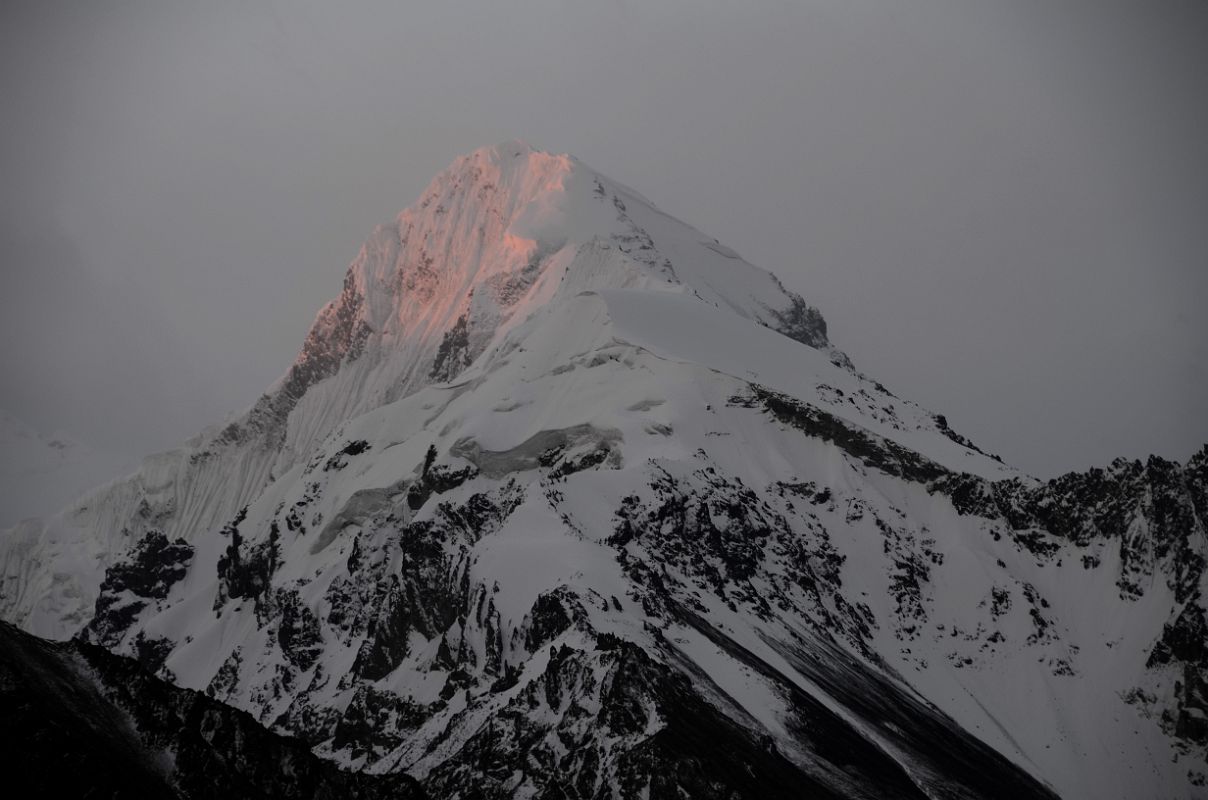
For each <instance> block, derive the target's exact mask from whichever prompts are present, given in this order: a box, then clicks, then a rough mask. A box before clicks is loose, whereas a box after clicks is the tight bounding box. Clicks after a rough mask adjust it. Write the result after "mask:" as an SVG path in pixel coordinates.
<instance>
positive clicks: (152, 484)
mask: <svg viewBox="0 0 1208 800" xmlns="http://www.w3.org/2000/svg"><path fill="white" fill-rule="evenodd" d="M1205 519H1208V448H1205V449H1203V450H1201V451H1200V452H1199V453H1198V454H1196V455H1195V456H1194V457H1193V458H1192V459H1191V460H1190V461H1189V462H1188V463H1187V464H1186V465H1179V464H1176V463H1172V462H1168V461H1164V460H1162V459H1159V458H1150V459H1149V460H1148V461H1147V462H1144V463H1142V462H1137V461H1126V460H1117V461H1116V462H1113V463H1112V464H1111V465H1109V466H1107V467H1105V468H1103V469H1094V470H1090V471H1089V472H1087V473H1084V474H1070V475H1066V476H1063V477H1061V478H1057V479H1055V480H1051V481H1047V482H1042V481H1038V480H1035V479H1033V478H1031V477H1029V476H1027V475H1024V474H1022V473H1021V472H1019V471H1018V470H1015V469H1013V468H1011V467H1010V466H1008V465H1005V464H1003V463H1002V462H1001V461H1000V460H999V459H998V458H997V457H995V456H993V455H990V454H988V453H985V452H983V451H982V450H980V449H979V448H978V447H977V446H976V445H974V443H972V442H970V441H969V440H968V439H966V438H965V437H963V436H961V435H960V434H958V433H956V432H955V431H953V430H952V429H951V428H950V427H949V426H948V424H947V422H946V421H945V419H944V418H943V417H942V416H940V415H937V414H934V413H932V412H930V411H927V410H925V409H923V408H921V407H919V406H918V405H916V404H915V403H913V402H910V401H908V400H903V399H901V398H899V397H897V396H896V395H894V394H893V393H892V392H891V391H889V389H887V388H886V387H884V386H882V385H881V384H880V383H877V382H876V381H875V380H873V379H871V378H869V377H867V376H865V375H863V374H861V373H860V372H859V371H858V370H857V369H856V367H855V366H854V365H853V364H852V363H851V361H850V360H849V359H848V358H847V357H846V356H845V355H844V354H843V353H842V352H841V351H840V350H838V349H836V348H835V347H834V346H833V345H832V343H831V342H830V340H829V339H828V336H827V329H826V324H825V322H824V320H823V318H822V315H821V314H820V313H819V312H818V310H817V309H815V308H813V307H812V306H810V305H808V304H807V303H806V301H805V300H804V299H803V298H801V297H800V296H798V295H796V294H793V293H792V292H789V291H787V290H786V289H785V288H784V286H782V285H781V283H780V282H779V281H778V280H777V279H776V277H775V276H773V275H772V274H771V273H769V272H766V271H764V270H762V269H759V268H757V267H755V266H752V265H751V264H748V263H747V262H746V261H744V260H743V259H742V258H741V257H740V256H739V255H738V254H737V253H736V252H734V251H733V250H731V249H730V248H728V247H726V246H725V245H722V244H721V243H719V242H717V241H716V240H715V239H713V238H711V237H709V236H707V235H705V234H703V233H701V232H699V231H697V230H695V229H693V228H692V227H690V226H688V225H686V224H685V223H683V222H680V221H679V220H677V219H675V218H674V217H672V216H670V215H668V214H666V213H664V212H663V211H661V210H659V209H658V208H656V207H655V206H654V205H653V204H652V203H650V202H649V201H648V200H646V199H644V198H643V197H642V196H641V195H639V194H637V193H636V192H634V191H633V190H631V189H628V188H626V187H625V186H622V185H620V184H618V183H616V182H615V181H612V180H610V179H608V178H606V177H604V176H603V175H600V174H599V173H597V172H595V171H594V170H592V169H591V168H589V167H587V166H586V165H584V164H583V163H581V162H580V161H578V160H577V159H575V158H573V157H571V156H567V155H552V154H549V153H544V152H538V151H535V150H533V149H531V148H529V147H528V146H526V145H524V144H521V143H516V142H508V143H504V144H502V145H499V146H496V147H491V148H486V149H482V150H479V151H476V152H474V153H472V154H470V155H468V156H465V157H463V158H460V159H458V160H457V161H456V162H454V163H453V164H452V165H451V166H450V167H449V168H448V169H447V170H446V171H445V172H443V173H441V174H440V175H438V176H437V177H436V179H435V180H434V181H433V182H432V184H431V185H430V186H429V187H428V188H427V190H426V191H425V192H424V193H423V195H422V197H421V198H420V200H419V202H417V203H416V204H415V205H413V206H412V207H410V208H408V209H407V210H405V211H403V212H402V213H401V214H400V215H399V217H398V218H397V219H396V220H395V221H394V222H392V223H390V224H388V225H383V226H380V227H379V228H377V229H376V230H375V231H374V232H373V234H372V235H371V236H370V238H369V240H368V241H367V242H366V243H365V245H364V247H363V248H362V249H361V252H360V253H359V254H358V256H357V257H356V259H355V261H353V263H352V265H351V267H350V268H349V269H348V272H347V276H346V277H345V279H344V285H343V290H342V291H341V293H340V295H339V297H337V298H336V299H335V300H333V301H332V302H331V303H329V304H328V305H327V306H325V307H324V308H323V309H322V310H321V311H320V312H319V315H318V317H317V318H316V320H315V322H314V325H313V326H312V328H311V330H310V332H309V334H308V335H307V337H306V340H305V342H304V344H303V346H302V350H301V353H300V354H299V356H298V358H297V360H296V361H295V362H294V364H293V365H292V366H290V368H289V369H288V371H287V372H286V373H285V375H284V376H283V377H282V378H281V379H280V380H279V381H278V382H277V383H275V384H274V385H273V386H272V387H270V389H269V390H268V391H267V392H266V393H265V394H264V395H263V396H262V397H261V398H260V399H259V400H258V401H257V402H256V403H255V405H254V406H253V407H252V408H251V409H249V410H248V411H247V412H246V413H244V414H243V415H241V416H240V417H239V418H238V419H237V421H235V422H233V423H231V424H229V425H225V426H221V427H216V428H214V429H211V430H206V431H203V432H202V433H201V434H199V435H198V436H197V437H195V438H194V439H192V440H190V441H189V442H187V443H186V444H185V445H184V446H182V447H181V448H179V449H177V450H173V451H171V452H168V453H162V454H158V455H154V456H151V457H149V458H147V459H146V460H145V461H144V462H143V464H142V467H141V469H140V470H139V471H138V472H137V473H135V474H134V475H132V476H131V477H129V478H126V479H123V480H119V481H116V482H114V483H111V484H109V485H107V486H105V487H103V488H101V489H99V490H96V491H94V492H93V493H92V494H90V495H88V496H86V497H84V498H83V499H81V500H80V501H78V502H77V503H75V504H74V505H72V506H70V507H68V508H67V509H65V510H64V511H62V512H60V513H58V514H56V515H54V516H52V517H50V518H47V519H43V520H30V521H27V522H23V523H21V524H20V525H18V526H17V527H15V528H13V529H11V530H9V531H6V532H4V533H3V535H2V536H0V576H2V577H0V581H2V582H0V616H2V617H3V618H4V619H6V620H8V621H10V622H12V623H14V624H15V625H17V626H18V627H20V628H23V629H25V630H26V631H29V632H31V633H34V634H38V635H41V636H44V637H49V638H54V639H66V638H70V637H73V636H76V637H78V638H79V639H80V640H81V642H82V643H86V644H91V645H99V646H101V647H103V648H105V649H107V650H109V651H111V652H113V653H115V654H118V655H121V656H127V657H131V658H134V659H137V660H138V661H139V662H141V665H142V667H143V668H145V669H146V670H149V671H150V672H152V673H154V674H155V675H157V676H158V677H159V678H161V679H163V680H165V681H167V682H169V683H171V684H175V685H176V686H178V687H182V688H184V689H191V690H196V691H199V692H204V693H205V694H206V695H208V696H209V698H211V699H212V700H216V701H219V702H221V703H224V704H228V705H230V706H233V707H235V708H236V709H240V710H242V711H246V712H248V713H250V714H251V715H252V716H253V717H254V718H255V719H256V720H258V721H259V722H260V723H261V724H263V725H264V726H267V727H269V728H272V729H273V730H274V731H275V732H277V733H283V734H288V735H290V736H294V737H298V738H299V739H301V740H302V741H304V742H305V743H306V745H307V746H309V747H310V748H311V750H312V751H313V753H314V754H315V755H317V756H319V757H320V758H322V759H327V760H330V761H334V762H336V763H337V764H338V765H340V766H341V767H343V768H345V769H349V770H355V771H361V772H365V773H370V774H375V775H383V774H396V773H405V774H406V775H407V776H410V778H413V779H414V780H415V781H418V787H419V788H422V791H424V792H426V793H427V795H428V796H431V797H454V796H474V797H485V798H504V797H582V798H639V797H641V798H663V797H668V798H670V797H675V798H681V797H691V798H714V797H718V798H720V797H727V798H731V797H752V798H756V797H759V798H767V797H786V798H788V797H802V796H815V795H817V796H820V797H843V798H876V797H903V798H906V797H915V798H928V797H930V798H934V797H953V798H958V797H968V798H991V797H1001V798H1020V797H1055V796H1061V797H1068V798H1078V797H1096V798H1107V797H1119V798H1135V797H1185V796H1196V795H1197V793H1199V794H1200V795H1201V796H1203V794H1204V792H1205V791H1206V790H1205V788H1204V786H1205V781H1206V775H1208V761H1206V752H1208V751H1206V747H1208V714H1206V706H1208V702H1206V697H1208V643H1206V642H1208V624H1206V622H1205V601H1204V596H1205V589H1206V585H1205V583H1206V578H1205V564H1206V563H1208V562H1206V555H1208V543H1206V540H1205V530H1204V520H1205ZM76 646H84V644H79V645H76ZM165 691H166V690H165ZM274 746H276V745H274ZM308 769H310V767H308ZM324 779H325V780H326V778H324ZM407 785H408V786H411V785H412V784H410V783H408V784H407ZM375 791H376V790H375ZM417 791H418V789H417ZM182 792H183V790H182ZM186 795H187V793H186Z"/></svg>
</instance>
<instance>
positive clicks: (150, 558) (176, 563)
mask: <svg viewBox="0 0 1208 800" xmlns="http://www.w3.org/2000/svg"><path fill="white" fill-rule="evenodd" d="M192 559H193V547H192V545H189V544H187V543H186V542H185V541H184V540H183V539H177V540H176V541H175V542H170V541H168V537H167V536H165V535H164V534H163V533H161V532H160V531H150V532H148V533H147V534H146V535H145V536H143V538H142V539H141V540H139V542H138V543H137V544H136V545H135V546H134V547H133V548H132V549H131V550H130V552H129V553H127V555H126V557H125V558H124V559H122V560H121V561H118V562H117V563H115V564H114V565H113V566H111V567H110V568H109V569H107V570H106V571H105V579H104V580H103V581H102V582H101V591H100V594H99V595H98V597H97V601H96V613H95V614H94V616H93V618H92V620H91V622H89V624H88V627H87V628H86V629H85V631H84V632H83V636H84V637H85V638H87V640H88V641H92V642H96V643H97V644H103V645H105V646H106V647H114V646H116V645H117V644H118V643H119V642H120V641H121V640H122V638H123V637H124V636H125V634H126V631H127V630H129V628H130V625H131V624H132V623H133V622H134V620H135V619H136V618H137V616H138V614H139V612H141V611H142V610H143V609H144V608H146V607H147V605H148V604H150V603H152V602H154V601H156V600H163V599H164V598H166V597H167V596H168V592H170V591H171V589H172V586H173V585H175V584H176V583H177V582H179V581H180V580H181V579H183V578H184V577H185V575H186V574H188V571H189V563H190V562H191V561H192Z"/></svg>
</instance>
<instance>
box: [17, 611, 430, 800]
mask: <svg viewBox="0 0 1208 800" xmlns="http://www.w3.org/2000/svg"><path fill="white" fill-rule="evenodd" d="M0 763H2V765H3V768H4V773H5V787H4V788H5V793H6V795H7V796H9V797H62V798H76V797H80V798H85V797H95V798H115V799H116V798H131V800H136V799H137V800H144V799H146V798H185V799H187V800H202V799H203V798H205V799H206V800H208V799H209V798H213V799H214V800H219V798H223V799H224V800H225V799H226V798H248V799H249V800H252V799H253V798H331V799H332V800H334V798H362V799H363V800H377V798H382V800H385V798H401V799H405V798H420V797H423V796H424V795H423V792H422V791H421V790H420V789H419V787H418V785H417V784H416V783H415V781H413V780H412V779H411V778H410V777H408V776H406V775H402V774H397V775H386V776H371V775H364V774H359V773H350V772H344V771H342V770H341V769H339V768H338V767H337V766H336V765H334V764H332V763H329V762H326V761H322V760H320V759H319V758H317V757H316V756H314V755H312V754H311V752H310V751H309V749H308V748H307V746H306V744H305V743H303V742H301V741H298V740H296V739H290V738H286V737H283V736H279V735H277V734H275V733H272V732H271V731H269V730H267V729H265V728H264V727H262V726H261V725H260V724H259V723H258V722H256V720H255V719H253V718H252V717H251V716H250V715H248V714H246V713H244V712H242V711H237V710H235V709H233V708H230V707H229V706H225V705H223V704H221V703H219V702H217V701H215V700H211V699H210V698H208V697H206V696H205V695H203V694H200V693H198V692H193V691H189V690H188V689H179V688H176V687H174V686H172V685H170V684H168V683H166V682H164V681H162V680H159V679H158V678H156V677H154V676H153V675H151V674H150V673H149V672H147V670H146V669H144V668H143V666H142V665H140V664H139V663H138V662H136V661H134V660H132V659H127V658H122V657H120V656H115V655H113V654H111V653H109V652H107V651H105V650H102V649H101V648H99V647H95V646H93V645H89V644H85V643H71V644H58V643H52V642H47V641H45V640H42V639H38V638H37V637H34V636H30V635H29V634H26V633H22V632H21V631H19V630H17V629H16V628H14V627H12V626H11V625H9V624H8V623H4V622H0Z"/></svg>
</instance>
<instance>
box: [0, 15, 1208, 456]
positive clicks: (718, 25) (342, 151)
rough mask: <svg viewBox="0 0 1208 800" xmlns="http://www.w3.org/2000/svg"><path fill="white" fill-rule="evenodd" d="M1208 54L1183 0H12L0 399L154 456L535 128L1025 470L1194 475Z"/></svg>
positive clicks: (1204, 368) (260, 384)
mask: <svg viewBox="0 0 1208 800" xmlns="http://www.w3.org/2000/svg"><path fill="white" fill-rule="evenodd" d="M652 5H653V6H654V7H650V6H652ZM1205 41H1208V6H1206V5H1205V4H1203V3H1199V2H1159V3H1142V2H1135V3H1118V2H1089V1H1086V2H1063V3H1056V4H1055V3H1049V2H1041V0H1020V1H1019V2H1012V3H1001V2H999V3H990V2H969V0H962V1H961V2H957V1H956V0H952V1H951V2H948V1H947V0H925V1H920V0H916V1H915V2H912V3H908V4H904V3H899V2H889V1H888V0H885V1H884V2H864V1H863V0H857V1H856V2H852V1H851V0H843V2H839V1H838V0H828V1H827V2H809V3H788V2H786V3H761V4H758V5H757V6H755V7H752V4H711V3H710V4H702V3H699V2H691V3H689V2H682V3H681V2H661V3H657V4H645V3H631V2H616V3H592V4H587V3H582V4H568V3H556V2H549V3H540V2H527V3H523V4H515V3H508V4H481V5H479V4H467V3H433V4H426V5H424V6H418V5H410V4H397V3H381V4H375V3H360V4H356V5H355V7H353V6H351V5H350V4H328V5H321V4H311V3H302V2H290V3H284V2H278V3H255V4H250V3H229V2H209V3H204V4H168V3H162V2H110V3H95V2H79V3H71V2H57V3H40V2H18V3H13V2H10V3H6V4H5V6H4V10H3V11H2V12H0V59H2V63H3V67H2V69H0V96H2V97H3V100H4V109H5V110H4V114H3V124H2V127H0V130H2V131H3V133H2V134H0V136H2V137H3V141H2V143H3V147H2V149H0V159H2V164H3V168H2V174H3V176H4V186H3V191H2V192H0V203H2V204H3V205H2V212H3V213H2V214H0V256H2V262H0V263H2V264H3V273H2V277H0V281H2V283H0V326H2V329H0V374H3V376H4V379H3V384H2V387H0V408H3V409H6V410H7V411H8V412H10V413H12V414H13V415H15V416H16V417H18V418H20V419H22V420H24V421H25V422H26V423H28V424H30V425H33V426H34V427H36V428H39V429H41V430H43V431H47V432H50V431H54V430H65V431H69V432H70V433H71V434H73V435H74V436H76V437H78V438H79V439H81V440H84V441H86V442H90V443H92V444H93V445H95V446H96V447H97V448H99V449H103V450H106V451H110V452H114V453H118V454H124V455H132V456H133V455H138V454H143V453H147V452H150V451H154V450H158V449H164V448H168V447H171V446H173V445H174V444H176V443H178V442H180V441H183V440H184V439H186V438H188V437H189V436H191V435H192V434H194V433H196V432H197V431H198V430H200V429H201V428H202V427H204V426H206V425H208V424H211V423H216V422H220V421H221V420H222V419H223V418H224V417H226V416H227V415H228V414H230V413H232V412H236V411H239V410H241V409H242V408H244V407H246V406H248V405H250V404H251V403H252V402H253V401H254V400H255V399H256V397H257V396H258V395H259V394H260V393H261V391H263V390H264V389H265V388H267V387H268V385H269V384H270V383H272V381H273V380H274V379H275V378H277V377H278V376H279V375H280V374H281V373H282V372H283V371H284V370H285V368H286V367H287V366H288V364H289V363H290V361H291V360H292V359H293V357H294V355H295V353H296V351H297V349H298V347H299V346H300V344H301V342H302V338H303V336H304V334H305V332H306V330H307V328H308V326H309V325H310V322H311V320H312V319H313V316H314V313H315V312H316V311H317V310H318V308H319V307H320V306H321V305H322V304H323V303H324V302H325V301H326V300H327V299H329V298H331V297H333V296H335V295H336V294H337V293H338V291H339V287H340V284H341V280H342V278H343V274H344V269H345V267H346V266H347V264H348V262H349V261H351V259H352V258H353V256H355V254H356V251H357V249H358V247H359V245H360V243H361V241H362V240H363V239H364V238H365V236H366V235H367V234H368V233H369V231H370V230H371V228H372V227H373V226H374V225H375V224H376V223H379V222H383V221H386V220H389V219H391V218H393V217H394V216H395V215H396V214H397V213H398V211H399V210H401V209H402V208H403V207H405V206H407V205H409V204H411V203H412V202H413V201H414V200H415V199H416V198H417V197H418V196H419V194H420V192H421V191H422V190H423V188H424V186H425V185H426V184H427V183H428V181H429V180H430V178H431V177H432V176H433V175H435V174H436V173H437V172H438V171H439V170H441V169H443V168H444V167H445V166H446V165H447V164H448V163H449V162H450V161H451V160H452V159H453V158H454V157H456V156H457V155H459V154H461V153H464V152H467V151H469V150H472V149H474V148H475V147H478V146H481V145H484V144H492V143H495V142H497V141H500V140H503V139H509V138H513V137H518V138H523V139H525V140H526V141H528V142H530V143H531V144H533V145H534V146H537V147H540V148H543V149H548V150H552V151H558V152H563V151H569V152H571V153H573V154H575V155H577V156H578V157H580V158H581V159H583V160H584V161H585V162H587V163H588V164H590V165H591V166H592V167H594V168H596V169H598V170H600V171H601V172H603V173H605V174H607V175H609V176H612V177H614V178H616V179H617V180H620V181H622V182H624V183H627V184H629V185H631V186H633V187H634V188H635V189H637V190H638V191H640V192H642V193H643V194H645V195H646V196H647V197H649V198H651V199H652V200H653V201H654V202H655V203H657V204H658V205H659V206H660V207H662V208H664V209H666V210H667V211H669V212H670V213H672V214H674V215H676V216H677V217H680V218H682V219H684V220H686V221H688V222H689V223H691V224H693V225H695V226H696V227H698V228H700V229H701V230H703V231H705V232H707V233H708V234H709V235H711V236H715V237H717V238H718V239H720V240H721V241H722V242H723V243H725V244H727V245H729V246H730V247H733V248H734V249H736V250H738V251H739V252H740V253H741V254H742V255H743V256H744V257H745V258H746V259H747V260H749V261H751V262H753V263H755V264H758V265H760V266H763V267H766V268H768V269H771V270H773V271H775V272H776V273H777V274H778V275H779V276H780V277H781V278H782V279H783V281H784V282H785V283H786V284H787V285H788V286H789V287H790V288H791V289H793V290H795V291H798V292H800V293H801V294H802V295H804V296H805V297H806V298H807V299H808V300H809V302H811V303H813V304H815V305H818V306H819V307H821V309H822V310H823V313H824V314H825V315H826V318H827V320H828V322H829V324H830V333H831V338H832V339H833V340H834V341H835V343H836V344H837V345H838V346H840V347H841V348H843V349H844V350H846V351H847V352H848V353H849V355H850V356H851V357H852V359H853V360H854V361H855V363H856V365H857V366H858V367H859V368H860V369H861V370H862V371H864V372H866V373H868V374H869V375H871V376H873V377H874V378H876V379H877V380H880V381H881V382H882V383H884V384H886V385H887V386H888V387H889V388H891V389H892V390H894V391H895V392H896V393H897V394H899V395H902V396H905V397H909V398H911V399H915V400H918V401H919V402H921V403H922V404H923V405H925V406H927V407H929V408H931V409H933V410H936V411H939V412H942V413H944V414H946V415H947V417H948V419H949V422H950V423H951V425H952V426H953V427H954V428H955V429H957V430H958V431H960V432H962V433H965V434H966V435H968V436H970V437H971V438H972V439H973V440H974V441H976V442H978V443H979V444H980V445H981V446H982V447H983V448H985V449H987V450H990V451H992V452H997V453H999V454H1001V455H1002V456H1003V457H1004V459H1006V460H1007V461H1008V462H1009V463H1013V464H1015V465H1017V466H1019V467H1021V468H1023V469H1024V470H1026V471H1028V472H1031V473H1033V474H1035V475H1038V476H1041V477H1048V476H1052V475H1055V474H1058V473H1060V472H1063V471H1066V470H1071V469H1084V468H1086V467H1088V466H1091V465H1095V464H1106V463H1108V462H1109V461H1110V460H1111V459H1112V458H1114V457H1117V456H1126V457H1130V458H1133V457H1142V458H1143V457H1145V456H1146V455H1148V454H1149V453H1158V454H1160V455H1163V456H1166V457H1170V458H1175V459H1179V460H1184V459H1186V458H1187V457H1188V456H1189V455H1190V454H1191V453H1192V452H1193V451H1194V450H1196V449H1198V447H1199V446H1200V445H1201V444H1203V443H1204V442H1205V441H1208V422H1206V421H1205V416H1204V414H1203V409H1204V408H1208V336H1206V335H1205V334H1206V333H1208V329H1206V326H1205V323H1204V318H1203V307H1204V304H1205V301H1206V300H1208V256H1206V253H1208V224H1206V223H1208V109H1206V108H1205V105H1206V103H1205V98H1206V97H1208V87H1206V86H1205V80H1204V76H1205V75H1208V64H1206V63H1205V61H1206V58H1205V51H1206V50H1208V48H1205V47H1204V42H1205ZM8 466H12V465H8Z"/></svg>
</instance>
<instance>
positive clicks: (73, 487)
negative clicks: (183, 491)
mask: <svg viewBox="0 0 1208 800" xmlns="http://www.w3.org/2000/svg"><path fill="white" fill-rule="evenodd" d="M0 453H3V454H4V455H3V458H2V459H0V525H12V524H14V523H16V522H17V521H18V520H21V519H24V518H27V517H36V516H39V515H43V514H50V513H52V512H54V511H55V510H57V509H59V508H62V507H63V506H64V505H66V504H67V503H69V502H71V501H72V500H73V499H74V498H76V497H78V496H79V495H80V494H81V493H83V492H84V491H86V490H87V489H89V488H91V487H93V486H96V485H97V484H99V483H101V482H103V481H106V480H110V479H112V478H114V477H117V476H119V475H121V474H122V472H123V470H125V471H126V472H130V471H132V470H133V468H134V466H136V462H134V461H127V459H125V458H123V457H121V456H119V455H115V454H113V453H107V452H104V451H101V450H96V449H94V448H92V447H89V446H88V445H86V444H84V443H82V442H80V441H78V440H76V439H75V438H73V437H72V436H69V435H68V434H66V433H62V432H60V433H56V434H54V435H52V436H45V435H43V434H40V433H38V432H37V431H36V430H34V429H33V428H32V427H30V426H29V425H26V424H25V423H24V422H22V421H21V420H19V419H18V418H17V417H14V416H13V415H11V414H9V413H8V412H7V411H4V410H3V409H0Z"/></svg>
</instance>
